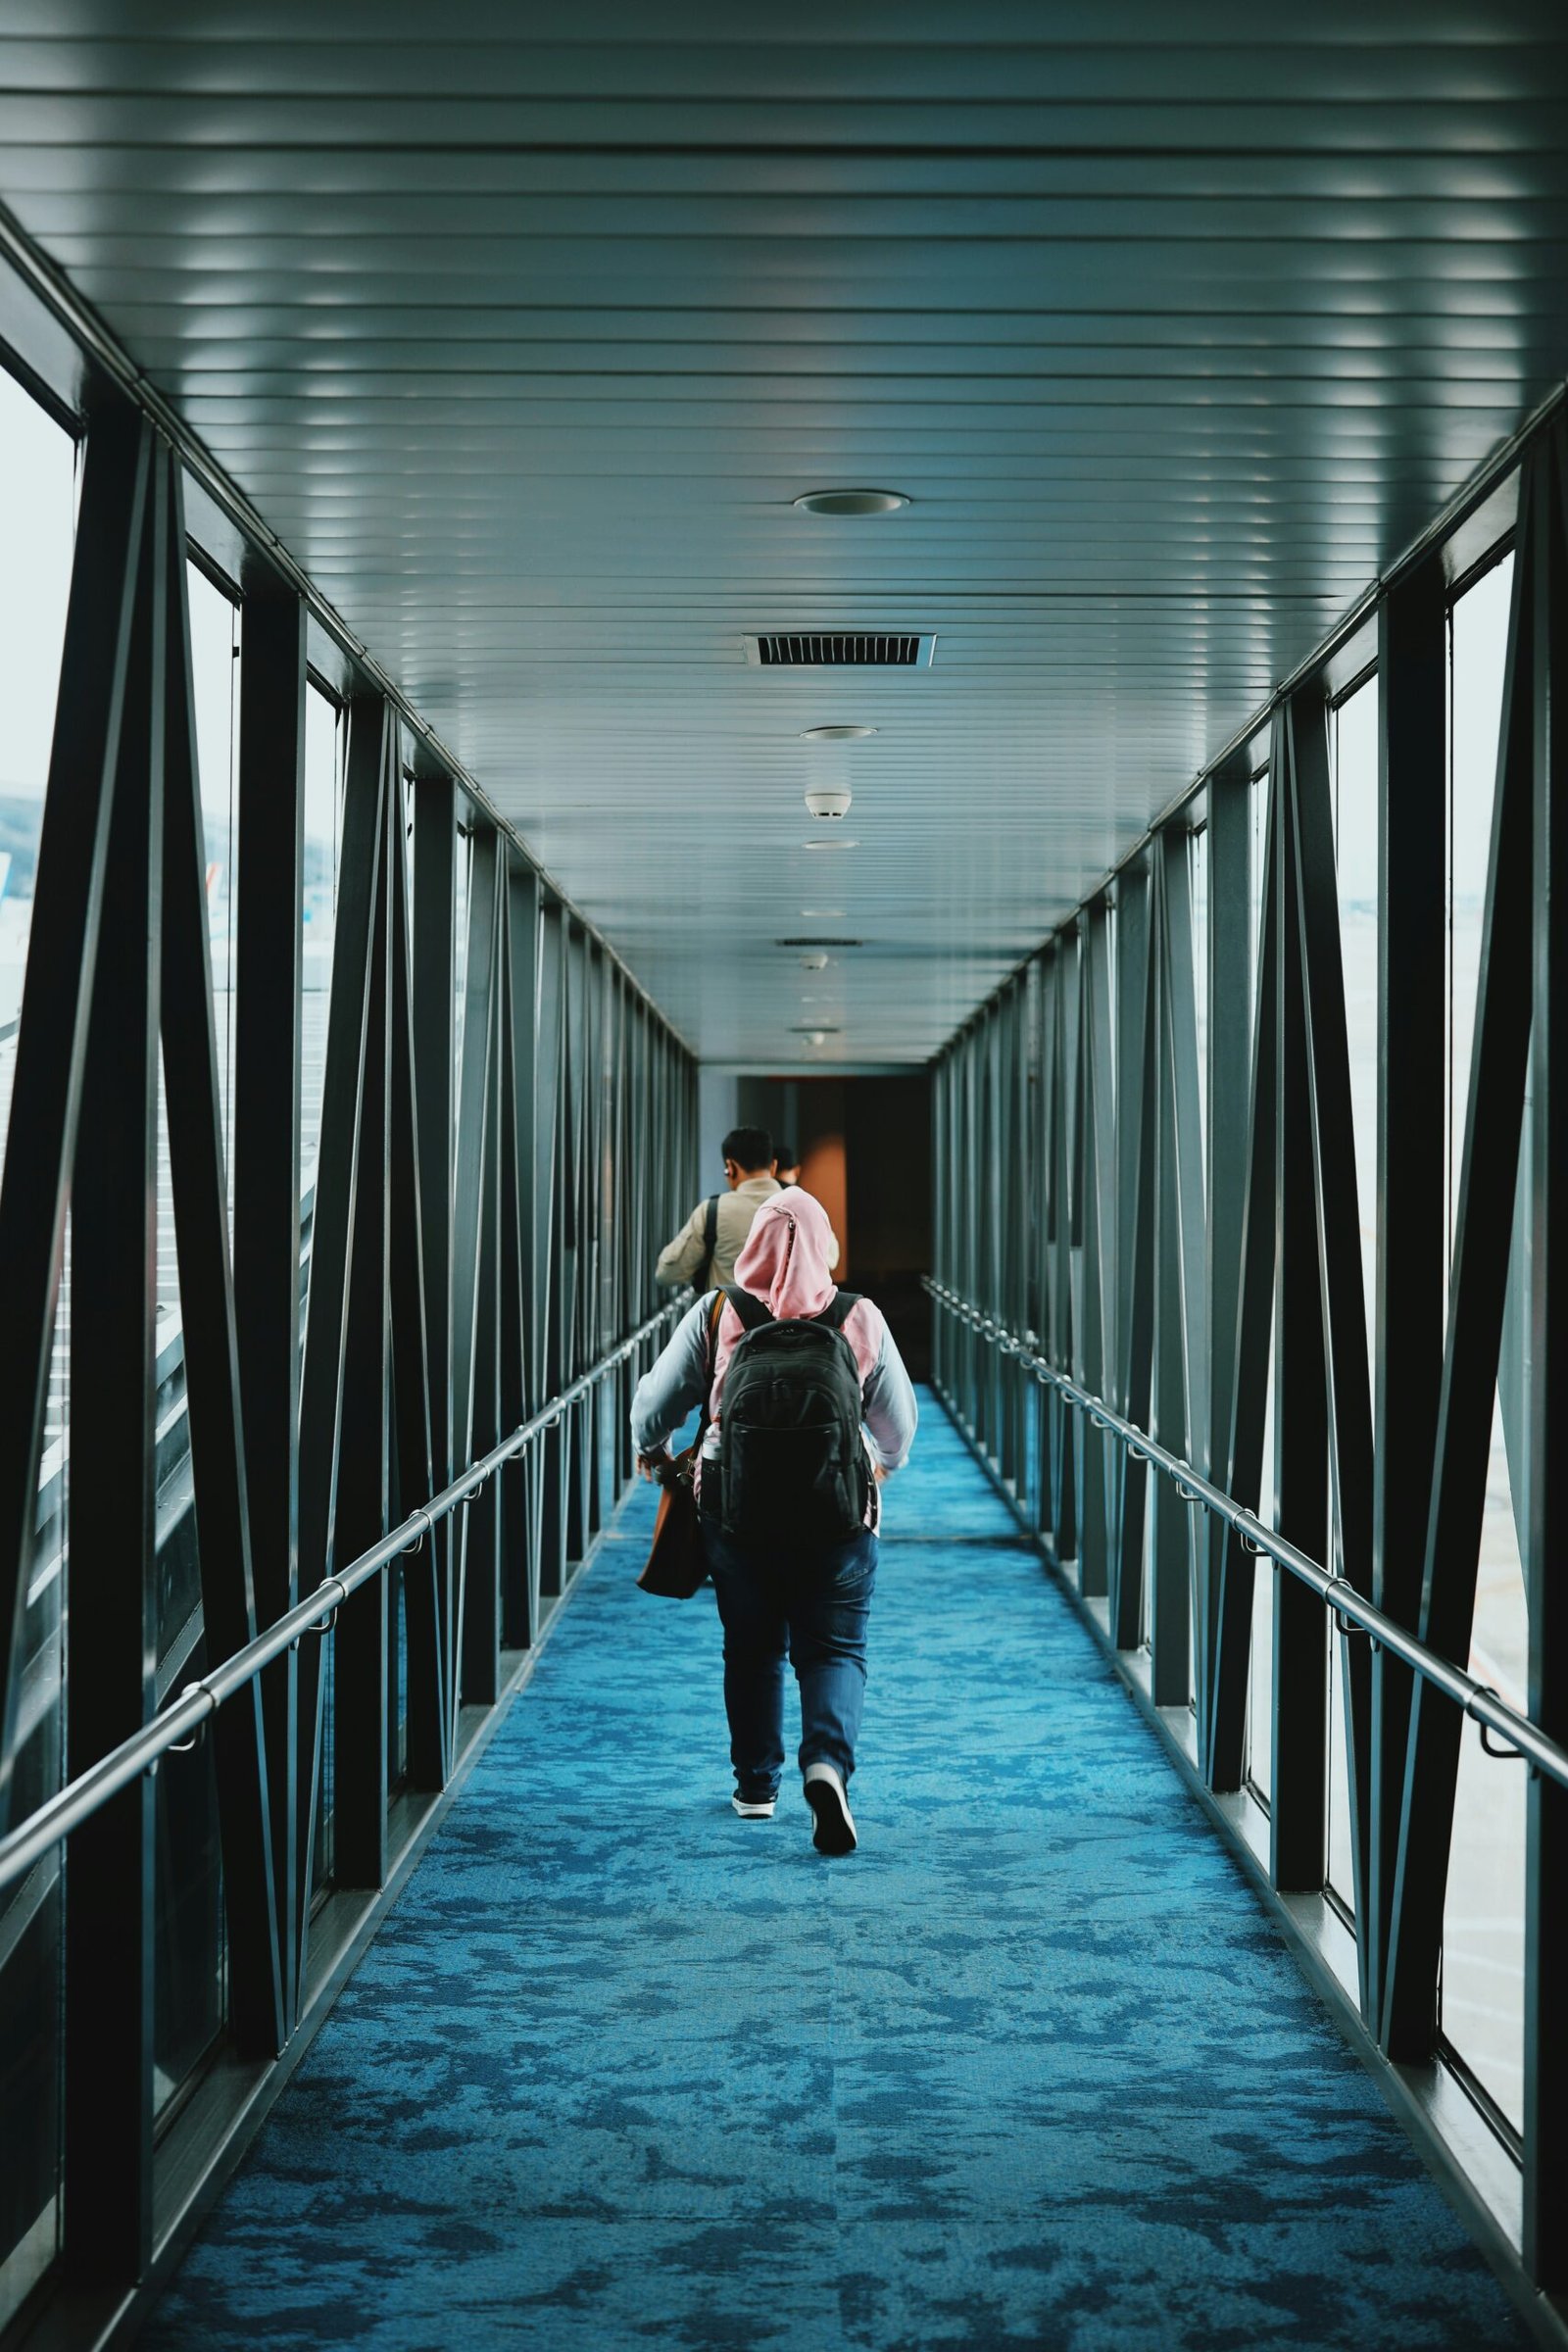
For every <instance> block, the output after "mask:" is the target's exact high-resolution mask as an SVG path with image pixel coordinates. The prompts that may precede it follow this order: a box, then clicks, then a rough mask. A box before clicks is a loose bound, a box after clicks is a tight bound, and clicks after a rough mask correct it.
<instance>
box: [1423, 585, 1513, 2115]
mask: <svg viewBox="0 0 1568 2352" xmlns="http://www.w3.org/2000/svg"><path fill="white" fill-rule="evenodd" d="M1512 570H1513V565H1512V559H1511V558H1510V559H1508V560H1506V561H1505V562H1504V563H1502V564H1497V565H1496V566H1495V568H1494V569H1493V570H1492V571H1490V572H1488V573H1486V574H1485V575H1484V576H1483V577H1482V578H1481V579H1480V580H1478V581H1477V582H1476V584H1475V586H1474V587H1473V588H1471V589H1469V590H1468V591H1467V592H1466V594H1465V595H1464V596H1462V597H1460V598H1459V599H1458V600H1457V601H1456V603H1455V605H1454V607H1453V613H1452V618H1451V625H1450V632H1449V668H1448V685H1449V698H1450V711H1449V793H1448V982H1449V987H1448V1100H1447V1114H1448V1116H1447V1147H1448V1148H1447V1177H1448V1235H1449V1247H1450V1252H1451V1248H1452V1239H1453V1234H1454V1230H1455V1228H1456V1225H1457V1220H1458V1209H1459V1198H1458V1192H1459V1179H1460V1173H1461V1164H1462V1158H1463V1151H1464V1127H1465V1117H1466V1108H1467V1100H1468V1090H1469V1079H1470V1059H1471V1051H1472V1043H1473V1039H1474V1033H1475V1013H1476V983H1477V977H1478V973H1479V966H1480V956H1481V941H1482V930H1483V924H1484V919H1485V892H1486V874H1487V864H1488V857H1489V851H1490V842H1491V828H1492V812H1493V806H1494V801H1495V785H1496V767H1497V744H1498V733H1499V727H1500V720H1501V710H1502V687H1503V678H1504V671H1505V666H1506V657H1507V628H1508V603H1509V597H1510V593H1511V588H1512ZM1529 1189H1530V1187H1529V1170H1528V1167H1527V1166H1521V1170H1520V1176H1519V1185H1518V1190H1517V1193H1516V1197H1515V1204H1514V1221H1513V1236H1512V1245H1511V1250H1510V1259H1509V1275H1508V1298H1507V1305H1506V1311H1505V1315H1504V1323H1503V1335H1502V1348H1501V1357H1500V1363H1499V1380H1498V1393H1497V1397H1496V1401H1495V1408H1494V1413H1493V1426H1492V1445H1491V1452H1490V1456H1489V1461H1488V1473H1487V1498H1486V1508H1485V1512H1484V1515H1483V1521H1482V1533H1481V1547H1480V1554H1479V1561H1478V1567H1477V1581H1476V1609H1475V1619H1474V1628H1473V1635H1472V1643H1471V1653H1470V1670H1471V1672H1472V1673H1473V1674H1474V1675H1476V1676H1477V1678H1478V1679H1479V1680H1480V1681H1482V1682H1484V1683H1490V1684H1492V1685H1493V1686H1494V1687H1495V1689H1497V1690H1498V1691H1501V1692H1502V1694H1503V1695H1504V1697H1506V1698H1508V1699H1509V1700H1511V1701H1512V1703H1513V1704H1514V1705H1516V1706H1518V1707H1520V1708H1523V1707H1524V1705H1525V1696H1526V1686H1527V1656H1528V1648H1529V1619H1528V1609H1527V1602H1526V1587H1525V1575H1524V1564H1523V1551H1522V1544H1523V1542H1524V1540H1525V1526H1524V1519H1523V1513H1522V1510H1521V1509H1520V1508H1519V1507H1517V1506H1519V1505H1522V1504H1523V1502H1524V1500H1525V1497H1526V1495H1527V1492H1528V1487H1527V1480H1528V1465H1527V1462H1526V1459H1525V1447H1524V1440H1525V1436H1526V1431H1527V1426H1528V1414H1529V1363H1528V1323H1529V1296H1530V1200H1529ZM1450 1271H1451V1268H1450ZM1525 1799H1526V1784H1525V1776H1524V1774H1523V1773H1522V1772H1521V1771H1520V1770H1519V1768H1518V1767H1517V1766H1514V1767H1512V1768H1510V1767H1509V1766H1508V1765H1506V1764H1502V1763H1498V1762H1495V1760H1493V1759H1492V1758H1490V1757H1488V1756H1487V1755H1486V1754H1485V1753H1484V1752H1483V1750H1482V1747H1481V1744H1480V1737H1479V1734H1478V1732H1477V1730H1476V1727H1475V1726H1474V1725H1473V1724H1466V1726H1465V1729H1464V1740H1463V1745H1462V1748H1461V1753H1460V1766H1459V1783H1458V1794H1457V1802H1456V1806H1455V1813H1454V1831H1453V1846H1452V1852H1451V1855H1450V1859H1449V1869H1448V1885H1447V1900H1446V1910H1445V1915H1444V1960H1443V2027H1444V2032H1445V2034H1446V2036H1447V2038H1448V2040H1449V2041H1450V2042H1451V2043H1452V2044H1453V2046H1454V2048H1455V2049H1456V2050H1457V2051H1458V2052H1459V2054H1460V2056H1461V2057H1462V2058H1463V2060H1464V2061H1465V2063H1466V2064H1467V2065H1468V2066H1469V2067H1470V2068H1471V2069H1472V2070H1473V2072H1474V2073H1475V2075H1476V2076H1477V2078H1478V2079H1479V2080H1480V2082H1482V2084H1483V2085H1484V2087H1485V2088H1486V2089H1487V2090H1488V2091H1489V2092H1490V2093H1491V2095H1492V2096H1493V2098H1495V2100H1496V2102H1497V2104H1498V2106H1499V2107H1500V2108H1501V2109H1502V2111H1503V2113H1504V2114H1505V2115H1506V2116H1507V2117H1508V2118H1509V2119H1510V2120H1511V2121H1512V2122H1513V2123H1514V2124H1515V2125H1516V2126H1518V2125H1519V2124H1520V2123H1521V2122H1522V2115H1523V2087H1524V2075H1523V2066H1524V2004H1523V1989H1524V1899H1525Z"/></svg>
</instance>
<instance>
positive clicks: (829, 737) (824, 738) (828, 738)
mask: <svg viewBox="0 0 1568 2352" xmlns="http://www.w3.org/2000/svg"><path fill="white" fill-rule="evenodd" d="M875 733H876V729H875V727H803V728H802V729H801V741H802V742H803V743H863V742H864V740H865V738H866V736H867V735H874V734H875Z"/></svg>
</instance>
